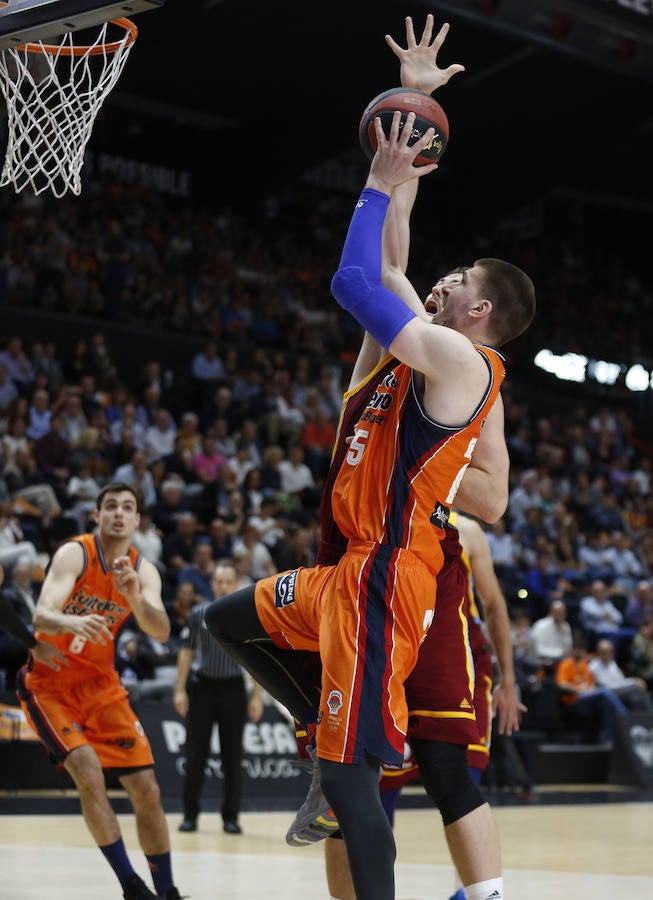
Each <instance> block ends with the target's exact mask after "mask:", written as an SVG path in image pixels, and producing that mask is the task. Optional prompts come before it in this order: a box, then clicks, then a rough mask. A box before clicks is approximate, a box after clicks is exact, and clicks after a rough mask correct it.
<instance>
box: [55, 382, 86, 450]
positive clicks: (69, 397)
mask: <svg viewBox="0 0 653 900" xmlns="http://www.w3.org/2000/svg"><path fill="white" fill-rule="evenodd" d="M57 412H61V430H62V433H63V436H64V437H65V439H66V440H67V441H68V443H69V444H70V445H71V446H72V447H75V446H77V442H78V441H79V437H80V435H81V433H82V431H83V429H84V428H86V426H87V425H88V420H87V418H86V416H85V415H84V411H83V409H82V398H81V397H80V396H79V394H78V392H77V391H74V390H68V391H67V392H66V397H65V400H64V403H63V407H62V408H61V410H57Z"/></svg>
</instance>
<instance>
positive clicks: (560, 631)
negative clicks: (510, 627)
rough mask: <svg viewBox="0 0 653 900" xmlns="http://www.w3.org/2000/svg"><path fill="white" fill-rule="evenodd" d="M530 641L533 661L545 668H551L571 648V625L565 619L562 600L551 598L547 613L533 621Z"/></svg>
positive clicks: (565, 613) (569, 651)
mask: <svg viewBox="0 0 653 900" xmlns="http://www.w3.org/2000/svg"><path fill="white" fill-rule="evenodd" d="M531 642H532V648H533V656H534V661H535V662H536V663H537V664H538V665H540V666H544V667H546V668H550V669H551V670H552V674H553V668H554V667H555V665H557V663H559V662H560V660H561V659H562V658H563V656H568V655H569V654H570V653H571V649H572V643H573V638H572V633H571V626H570V624H569V622H568V621H567V605H566V604H565V602H564V601H563V600H553V602H552V603H551V604H550V606H549V614H548V616H545V617H544V618H542V619H538V620H537V621H536V622H533V625H532V626H531Z"/></svg>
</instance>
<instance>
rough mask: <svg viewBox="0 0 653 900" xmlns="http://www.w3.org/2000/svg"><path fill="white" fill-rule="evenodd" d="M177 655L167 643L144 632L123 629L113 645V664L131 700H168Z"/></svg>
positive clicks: (170, 696) (170, 695)
mask: <svg viewBox="0 0 653 900" xmlns="http://www.w3.org/2000/svg"><path fill="white" fill-rule="evenodd" d="M176 658H177V656H176V653H175V652H173V651H171V649H170V648H169V647H168V646H167V645H166V644H162V643H161V642H160V641H157V640H155V639H154V638H152V637H150V636H149V635H147V634H145V633H144V632H142V631H124V632H123V633H122V634H121V635H120V637H119V638H118V643H117V646H116V668H117V669H118V672H119V673H120V679H121V681H122V683H123V684H124V686H125V687H126V688H127V690H128V692H129V696H130V698H131V700H133V701H137V700H140V699H150V700H171V699H172V694H173V692H174V685H175V681H176V678H175V674H176ZM173 670H174V671H173Z"/></svg>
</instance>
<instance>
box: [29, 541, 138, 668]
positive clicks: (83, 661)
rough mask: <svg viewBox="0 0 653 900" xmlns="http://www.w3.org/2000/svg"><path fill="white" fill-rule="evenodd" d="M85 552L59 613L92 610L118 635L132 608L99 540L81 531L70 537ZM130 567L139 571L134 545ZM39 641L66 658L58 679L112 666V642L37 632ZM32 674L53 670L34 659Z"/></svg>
mask: <svg viewBox="0 0 653 900" xmlns="http://www.w3.org/2000/svg"><path fill="white" fill-rule="evenodd" d="M73 540H74V541H75V542H76V543H78V544H80V545H81V547H82V549H83V551H84V568H83V569H82V572H81V574H80V576H79V578H78V579H77V581H76V582H75V587H74V588H73V590H72V592H71V594H70V596H69V597H68V599H67V600H66V602H65V603H64V606H63V609H62V612H63V614H64V615H66V616H87V615H90V614H91V613H94V614H95V615H99V616H103V617H104V620H105V622H106V624H107V627H108V628H109V630H110V631H111V634H112V635H113V636H114V638H115V636H116V635H117V634H118V632H119V630H120V628H121V627H122V625H123V623H124V622H125V620H126V619H127V618H128V617H129V616H130V615H131V607H130V606H129V604H128V603H127V601H126V599H125V598H124V597H123V595H122V594H121V593H120V592H119V591H118V588H117V587H116V584H115V582H114V579H113V572H112V570H111V569H110V568H109V567H108V565H107V562H106V559H105V557H104V553H103V552H102V547H101V545H100V541H99V539H98V538H97V536H96V535H93V534H84V535H81V536H80V537H76V538H73ZM129 558H130V560H131V563H132V566H133V567H134V569H136V571H138V569H139V567H140V564H141V556H140V554H139V553H138V551H137V550H136V549H135V548H134V547H130V548H129ZM36 637H37V639H38V640H41V641H47V642H48V643H49V644H55V646H57V647H58V648H59V649H60V650H61V651H62V653H64V654H65V656H66V657H67V658H68V661H69V665H68V666H67V667H63V668H62V670H61V671H60V672H58V673H57V679H58V680H59V681H61V680H63V679H70V680H76V679H78V678H79V677H80V669H82V670H84V671H85V672H86V673H87V674H89V675H96V674H98V673H104V674H106V673H107V672H109V671H111V670H112V669H113V668H114V651H115V646H114V642H113V641H111V642H110V643H106V644H93V643H91V642H90V641H85V640H84V639H83V638H80V637H78V636H77V635H74V634H58V635H52V634H43V632H40V631H37V632H36ZM30 672H31V674H32V676H35V677H44V678H51V677H52V670H51V669H49V668H48V667H47V666H45V665H44V664H43V663H39V662H37V660H35V659H33V658H32V660H31V663H30Z"/></svg>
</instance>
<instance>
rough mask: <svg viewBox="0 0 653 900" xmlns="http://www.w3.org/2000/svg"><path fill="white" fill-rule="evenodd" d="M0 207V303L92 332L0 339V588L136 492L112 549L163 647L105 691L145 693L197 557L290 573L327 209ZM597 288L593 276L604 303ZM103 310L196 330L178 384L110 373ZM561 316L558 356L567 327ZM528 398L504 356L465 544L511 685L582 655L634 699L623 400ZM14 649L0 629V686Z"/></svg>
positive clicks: (307, 434)
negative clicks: (481, 503)
mask: <svg viewBox="0 0 653 900" xmlns="http://www.w3.org/2000/svg"><path fill="white" fill-rule="evenodd" d="M3 202H4V203H5V205H6V209H5V213H6V216H7V219H6V221H7V222H9V223H10V225H11V227H10V228H9V229H8V231H7V234H8V235H9V238H8V239H7V240H6V241H5V244H6V245H5V246H4V247H3V248H0V253H3V255H2V256H0V305H3V304H4V305H8V306H33V307H35V308H39V309H45V310H48V311H49V312H51V313H56V314H58V315H61V316H68V315H71V314H84V315H85V316H87V317H90V319H91V320H92V321H93V327H92V329H91V330H90V331H87V330H85V332H84V333H83V335H82V334H81V333H80V336H79V339H78V340H77V341H76V342H75V343H74V346H72V349H71V348H70V347H66V348H62V347H60V346H58V345H57V343H56V342H55V341H53V340H33V341H28V340H25V339H23V338H22V337H20V336H18V335H6V336H5V337H4V339H3V341H2V343H1V344H0V504H1V505H2V510H1V513H2V514H1V517H0V564H2V565H3V566H4V568H5V571H6V572H7V578H6V580H5V585H4V587H3V592H5V594H6V596H7V597H10V598H11V602H12V604H13V605H14V606H15V608H16V609H17V611H18V612H19V614H20V615H21V617H22V618H23V619H24V621H25V622H26V623H29V622H31V615H32V612H33V606H34V603H35V600H36V597H37V596H38V583H39V581H41V580H42V578H43V574H44V570H45V568H46V566H47V563H48V560H49V559H50V557H51V556H52V553H53V552H54V550H55V549H56V548H57V546H58V545H59V544H60V543H61V541H63V540H65V539H67V538H68V537H70V536H72V535H74V534H76V533H79V532H83V531H86V530H88V529H90V528H92V527H93V523H92V519H91V515H92V511H93V509H94V500H95V497H96V496H97V494H98V492H99V490H100V489H101V487H102V486H103V485H104V484H106V483H107V482H109V481H114V480H118V481H123V482H127V483H129V484H130V485H133V486H134V487H136V488H138V490H139V491H140V493H141V495H142V497H143V503H144V513H143V515H142V518H141V524H140V527H139V530H138V532H137V534H136V537H135V544H136V546H137V548H138V549H139V550H140V552H141V553H143V555H144V556H146V557H147V558H148V559H149V560H150V561H151V562H153V563H154V564H155V565H156V566H157V568H158V569H159V571H160V573H161V576H162V581H163V588H164V590H163V596H164V601H165V603H166V606H167V608H168V612H169V614H170V618H171V621H172V636H171V639H170V641H169V642H168V644H167V645H165V646H163V645H156V644H155V643H154V642H152V641H151V640H150V639H145V637H144V636H143V635H139V634H138V631H137V629H135V628H129V629H128V630H127V632H126V633H125V634H124V635H123V638H122V639H121V641H120V642H119V644H118V647H117V664H118V666H119V668H120V670H121V672H123V676H124V678H125V679H126V680H127V681H129V680H131V681H134V682H139V683H143V684H144V683H147V682H149V683H150V687H151V689H152V690H151V694H153V695H158V694H159V693H163V694H164V695H166V696H167V694H166V690H167V688H166V686H167V687H170V684H171V681H170V678H166V677H165V673H166V672H168V673H169V672H170V671H171V670H172V668H173V667H174V665H175V660H176V655H177V653H178V650H179V646H180V637H179V636H180V634H181V631H182V629H183V627H184V625H185V623H186V620H187V617H188V614H189V611H190V609H191V608H192V606H193V605H194V604H195V603H196V602H198V601H199V600H211V599H213V597H214V595H213V589H212V581H213V572H214V570H215V564H216V562H217V561H219V560H224V559H230V560H233V561H234V562H235V564H236V568H237V572H238V577H239V579H240V584H241V585H245V584H248V583H251V582H252V581H255V580H257V579H259V578H262V577H265V576H266V575H268V574H271V573H274V572H276V571H281V570H283V569H288V568H292V567H295V566H298V565H311V564H312V563H313V561H314V558H315V551H316V541H317V533H318V524H319V523H318V513H319V504H320V499H321V491H322V485H323V483H324V478H325V475H326V472H327V469H328V465H329V459H330V451H331V447H332V445H333V442H334V440H335V435H336V428H337V423H338V415H339V409H340V400H341V395H342V391H343V389H344V388H345V387H346V385H347V381H348V376H349V370H350V364H351V361H352V359H353V354H354V353H355V351H356V348H357V342H358V339H359V332H358V329H357V327H356V326H355V325H354V324H353V322H352V321H351V320H349V319H348V317H347V316H346V315H345V314H343V313H342V312H341V311H339V310H338V308H337V306H336V304H334V303H330V302H328V300H327V301H326V302H325V298H328V281H329V279H330V276H331V273H332V271H333V270H334V268H335V260H336V257H337V254H338V252H339V249H340V242H341V238H342V234H343V229H342V228H341V227H340V219H339V214H340V213H341V207H342V204H341V202H340V201H339V200H333V199H332V200H329V199H328V198H326V199H325V198H324V197H322V201H321V204H320V205H316V206H314V207H313V208H311V210H310V212H309V211H307V210H301V212H302V213H303V214H304V218H303V219H302V218H301V217H300V216H299V215H297V217H296V218H295V219H291V217H290V215H289V213H288V211H287V210H284V208H283V207H275V209H274V210H272V209H268V210H267V212H266V213H265V215H262V221H261V222H260V223H257V225H258V227H257V228H250V227H248V223H246V222H245V220H244V219H243V218H241V217H240V216H239V215H238V214H236V213H234V212H229V211H223V212H221V213H220V214H217V215H215V214H213V215H208V214H202V213H197V214H195V215H191V213H190V211H189V209H182V210H181V211H178V214H177V215H176V216H174V217H170V216H169V215H168V213H169V210H167V209H166V208H165V202H164V201H163V200H162V199H161V198H160V197H158V196H156V195H150V194H145V193H144V192H142V191H140V190H137V189H133V188H132V189H128V188H124V189H118V188H116V187H115V186H114V188H113V190H112V192H109V193H106V192H105V193H103V192H102V191H98V193H97V194H96V195H95V196H93V195H91V196H90V198H89V199H88V200H87V202H86V203H85V204H84V206H83V207H81V206H79V205H77V204H75V203H73V202H69V201H62V202H61V204H59V205H58V206H57V207H56V209H57V213H56V215H55V214H54V212H53V211H52V210H51V209H50V208H49V207H48V206H47V204H46V205H45V206H43V207H41V206H39V205H38V204H34V203H33V204H31V205H30V204H28V203H19V202H18V201H16V200H15V199H12V200H11V201H7V200H6V199H5V200H3ZM300 205H301V204H300ZM119 207H120V209H121V210H122V212H121V214H120V216H118V214H117V210H118V208H119ZM347 210H348V203H347ZM295 213H297V210H296V209H295ZM306 222H308V223H309V227H306ZM511 250H512V251H514V252H511ZM531 252H532V251H531V250H530V249H529V248H528V247H527V246H520V247H512V248H510V249H507V250H506V254H505V255H506V256H508V258H512V259H515V260H516V261H517V262H520V263H521V264H523V265H524V266H525V268H527V269H529V271H533V270H535V271H534V274H535V278H536V281H537V280H538V271H540V270H541V271H540V274H541V279H540V283H541V285H542V287H541V289H540V296H539V301H540V308H543V309H544V310H545V311H544V313H543V314H542V321H541V322H540V324H539V326H538V327H539V328H540V336H542V335H544V334H545V333H546V334H547V335H548V336H550V337H551V339H552V340H554V339H556V340H559V339H560V328H559V324H560V323H559V322H557V319H556V316H557V311H558V310H559V308H560V306H561V305H566V304H565V302H564V298H563V299H562V300H561V299H560V298H553V299H552V304H549V305H548V306H547V300H549V299H550V296H549V295H550V294H551V291H552V288H551V283H550V279H549V278H548V277H547V276H546V275H545V273H544V266H543V262H544V261H543V260H542V259H539V258H537V257H532V258H529V254H531ZM561 259H562V262H561V266H562V271H561V274H560V273H558V274H559V275H560V277H559V280H558V283H557V284H558V288H559V289H560V290H561V291H562V290H563V289H564V290H567V291H573V290H576V289H577V288H578V286H579V285H581V284H582V287H583V290H584V292H585V294H586V295H587V296H593V294H592V292H593V291H595V290H598V289H597V288H596V285H595V283H594V280H593V279H594V275H593V276H592V277H591V278H590V277H589V276H588V275H587V270H586V269H584V270H583V272H584V273H585V274H584V275H582V274H579V271H580V269H581V268H582V266H581V262H580V260H579V258H578V256H577V255H574V254H573V253H571V252H569V253H567V254H566V255H563V256H562V257H561ZM442 268H443V269H444V268H445V265H444V262H443V264H442ZM601 270H602V269H601V267H599V274H600V271H601ZM613 284H614V273H612V275H611V277H610V279H609V280H608V281H606V283H605V285H604V287H605V291H606V293H607V294H609V289H610V287H611V286H612V285H613ZM538 286H539V284H538ZM626 292H627V294H628V297H629V298H630V302H629V304H626V306H627V307H628V308H630V306H631V305H633V304H634V303H635V299H636V298H639V299H641V300H642V303H643V304H644V305H646V303H648V302H650V298H648V299H647V296H646V294H645V291H644V288H643V287H642V285H641V284H640V283H639V282H637V280H636V278H635V277H634V276H633V277H632V278H631V282H630V283H629V284H628V285H627V291H626ZM604 299H605V298H604ZM588 302H589V301H587V300H586V301H584V303H583V304H582V306H583V308H584V309H587V306H588ZM594 308H595V312H596V315H595V316H594V317H593V320H592V322H590V323H587V322H584V323H583V327H584V328H585V329H586V334H585V337H586V338H587V340H588V341H591V340H593V339H594V337H595V334H594V329H595V327H596V329H597V334H598V329H599V328H601V327H602V326H601V322H602V321H604V317H605V316H606V315H608V313H609V309H610V302H609V301H606V302H604V303H598V302H597V304H595V307H594ZM628 308H627V309H626V311H625V313H624V315H623V316H622V317H621V319H620V322H619V328H618V329H617V330H616V331H613V332H612V333H611V338H612V340H613V346H616V347H617V348H619V347H624V346H625V345H626V342H627V341H629V340H630V341H631V345H630V346H631V349H632V348H634V347H637V346H638V342H639V340H640V339H641V333H639V332H638V333H637V335H635V331H634V325H633V327H632V328H631V325H632V323H631V319H630V316H629V313H628ZM566 312H567V314H568V315H569V316H572V318H573V317H574V316H576V315H577V313H576V312H574V311H573V310H570V309H569V308H567V309H566ZM106 319H112V320H116V321H121V322H124V323H127V324H129V325H130V326H131V327H133V328H134V329H136V330H138V329H145V328H146V327H157V328H161V329H165V330H171V331H177V332H184V333H185V334H191V335H192V334H195V335H201V336H202V346H201V347H199V346H198V349H197V352H196V353H194V354H193V355H192V358H191V359H189V361H188V365H187V367H186V370H185V371H183V370H182V371H181V372H180V371H177V372H175V373H174V374H173V373H171V371H170V370H169V368H168V367H167V365H166V362H165V361H164V360H159V359H149V358H147V355H145V356H144V358H143V361H142V364H141V366H140V370H139V374H138V377H136V378H132V379H129V380H127V379H125V378H124V375H123V371H122V370H123V367H122V366H121V364H120V357H119V348H117V347H116V346H112V345H111V342H110V341H109V340H108V338H107V337H106V335H105V329H104V328H103V322H104V321H105V320H106ZM572 326H573V321H572V322H571V323H570V326H569V334H570V335H572V336H571V337H570V338H569V343H570V344H574V343H577V342H578V340H579V334H580V332H579V331H578V330H576V331H574V328H573V327H572ZM546 329H549V331H548V332H546ZM143 334H144V337H145V336H146V331H143ZM535 339H536V340H537V338H535ZM597 340H598V338H597ZM615 342H616V343H615ZM144 346H146V342H145V340H144ZM615 352H617V351H615ZM540 399H541V398H537V400H536V402H531V398H530V397H529V396H528V395H527V394H526V393H525V390H524V389H523V387H520V386H519V385H517V384H513V383H512V382H511V381H510V367H509V379H508V381H507V383H506V386H505V388H504V402H505V408H506V428H507V441H508V446H509V450H510V455H511V490H510V497H509V503H508V509H507V512H506V515H505V516H504V517H503V518H502V519H501V520H500V521H499V522H497V523H496V524H494V525H492V526H489V527H488V528H487V535H488V540H489V542H490V548H491V552H492V557H493V561H494V564H495V568H496V571H497V574H498V576H499V580H500V582H501V585H502V587H503V590H504V593H505V595H506V598H507V601H508V604H509V610H510V613H511V618H512V624H513V641H514V652H515V660H516V663H517V668H518V672H519V673H520V678H522V679H523V682H524V684H526V683H528V681H529V679H531V678H532V677H533V675H534V674H536V673H538V672H540V671H542V669H544V670H545V671H547V672H549V673H550V674H553V672H554V670H555V667H556V666H557V664H558V663H560V661H561V660H565V659H569V660H571V659H575V658H577V659H581V657H583V658H585V655H586V654H587V653H588V652H589V653H590V654H591V656H592V660H591V662H588V664H587V673H588V677H590V678H591V679H592V682H593V684H594V686H595V687H601V688H603V689H605V690H608V691H611V692H613V693H614V694H615V696H617V697H618V701H619V703H622V704H625V705H631V706H632V705H635V706H636V705H637V704H640V706H645V705H646V703H647V702H650V701H649V695H650V692H651V690H652V688H653V498H652V496H651V470H652V460H653V447H651V446H650V445H649V444H648V443H647V440H646V432H645V431H644V430H643V429H642V427H641V422H640V420H639V418H638V416H637V413H636V412H635V411H633V410H632V409H626V408H625V407H622V408H615V407H612V406H610V405H609V404H607V403H603V402H598V403H594V404H592V403H582V404H581V403H578V404H577V405H575V404H573V403H571V404H570V403H567V404H565V405H562V404H560V405H555V404H554V403H551V402H549V403H548V404H546V403H540V402H539V400H540ZM642 418H643V417H642ZM24 655H25V654H24V651H22V650H21V648H19V647H18V646H17V645H15V644H13V643H12V639H11V638H10V637H8V636H7V635H1V636H0V670H1V671H3V672H4V678H5V683H6V685H7V686H8V687H12V686H13V683H14V678H15V671H16V668H17V667H18V666H19V665H20V664H21V662H22V660H23V659H24ZM158 675H161V679H159V678H158ZM161 685H163V687H161ZM160 688H161V690H160ZM567 690H568V691H569V693H571V689H569V688H567Z"/></svg>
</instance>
